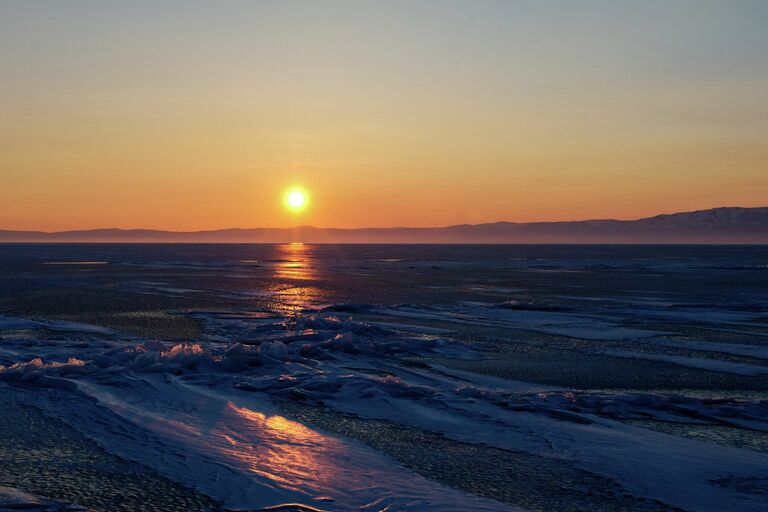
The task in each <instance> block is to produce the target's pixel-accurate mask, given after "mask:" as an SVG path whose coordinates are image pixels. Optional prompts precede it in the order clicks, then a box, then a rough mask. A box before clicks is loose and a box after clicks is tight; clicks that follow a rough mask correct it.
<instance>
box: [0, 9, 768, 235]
mask: <svg viewBox="0 0 768 512" xmlns="http://www.w3.org/2000/svg"><path fill="white" fill-rule="evenodd" d="M511 4H515V5H514V6H512V5H511ZM218 5H219V7H214V6H212V5H208V6H207V7H203V6H202V5H198V4H193V5H191V6H190V7H189V8H188V9H183V10H180V9H179V7H180V6H179V5H173V3H172V2H170V3H168V4H165V5H163V6H156V5H155V4H154V3H152V2H146V3H143V2H135V3H132V4H130V5H128V4H126V5H117V6H116V5H106V4H104V5H98V4H93V3H83V4H80V3H78V2H72V3H69V2H67V3H63V2H29V3H27V2H20V3H17V4H7V3H5V4H3V5H2V6H0V69H2V70H3V78H2V80H0V97H2V98H3V101H2V102H0V178H1V179H2V187H0V229H35V230H37V229H39V230H63V229H78V228H95V227H124V228H134V227H142V228H158V229H173V230H196V229H215V228H222V227H232V226H237V227H257V226H289V225H295V224H312V225H316V226H334V227H360V226H397V225H408V226H439V225H448V224H457V223H479V222H492V221H498V220H513V221H529V220H563V219H584V218H606V217H612V218H625V219H628V218H637V217H642V216H648V215H653V214H656V213H662V212H673V211H681V210H691V209H701V208H709V207H714V206H765V205H766V204H768V200H766V198H768V95H766V94H765V91H766V90H768V36H766V33H767V32H768V31H765V30H764V27H763V26H762V23H761V20H764V19H766V16H768V8H766V5H767V4H765V3H761V2H746V1H745V2H735V3H728V2H722V3H707V2H704V3H702V2H691V3H690V4H687V3H686V2H680V4H679V5H678V9H677V10H675V11H671V10H669V9H668V8H665V5H666V4H665V3H663V2H659V3H654V2H648V3H644V5H639V4H638V3H626V4H624V3H618V4H616V5H617V7H615V8H613V9H610V10H606V9H605V8H604V4H601V3H599V2H595V3H592V2H585V3H584V5H583V6H582V8H581V9H580V10H579V15H578V16H574V15H573V13H570V14H569V13H568V9H567V6H568V5H569V3H564V4H562V5H561V6H560V7H562V8H561V9H555V8H552V7H550V6H549V5H548V4H547V5H546V6H545V5H543V4H540V3H538V2H530V3H529V2H521V3H510V2H493V1H487V2H486V1H478V2H434V3H429V2H424V3H421V4H414V3H411V2H396V1H393V2H391V3H388V4H387V5H386V6H382V5H381V4H377V3H375V2H328V3H324V4H322V7H320V5H321V4H312V3H309V4H297V3H292V2H264V3H253V2H245V3H239V2H233V3H227V4H218ZM686 5H687V6H688V9H685V8H683V7H685V6H686ZM638 20H642V21H643V23H638ZM293 184H299V185H301V186H303V187H304V188H305V189H307V190H308V192H309V193H310V195H311V203H310V205H309V207H308V208H307V209H306V210H305V211H304V212H302V213H301V215H292V214H290V213H289V212H287V211H286V209H285V208H284V206H283V193H284V191H285V190H286V189H287V188H288V187H289V186H291V185H293Z"/></svg>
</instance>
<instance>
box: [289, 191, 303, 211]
mask: <svg viewBox="0 0 768 512" xmlns="http://www.w3.org/2000/svg"><path fill="white" fill-rule="evenodd" d="M306 206H307V193H306V192H304V190H302V189H300V188H291V189H289V190H288V191H287V192H286V193H285V207H286V208H288V209H289V210H291V211H293V212H300V211H301V210H303V209H304V208H306Z"/></svg>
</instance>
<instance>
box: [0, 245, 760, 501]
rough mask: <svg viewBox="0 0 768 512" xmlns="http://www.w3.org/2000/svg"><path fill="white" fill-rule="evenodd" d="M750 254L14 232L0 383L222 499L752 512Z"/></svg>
mask: <svg viewBox="0 0 768 512" xmlns="http://www.w3.org/2000/svg"><path fill="white" fill-rule="evenodd" d="M48 261H56V262H66V261H73V262H82V261H100V262H108V263H105V264H100V265H45V263H46V262H48ZM767 261H768V250H767V249H764V248H758V247H741V248H718V247H684V248H677V247H634V248H627V247H414V246H381V247H374V246H303V245H287V246H37V247H32V246H19V247H8V248H5V250H4V251H3V253H2V254H0V264H2V267H0V282H1V284H2V286H1V287H0V307H2V310H0V311H3V310H4V311H5V313H4V314H3V316H0V337H1V338H2V340H0V364H2V365H3V366H2V368H1V369H0V379H2V381H4V382H5V384H6V385H8V386H12V387H13V388H14V389H24V390H28V391H29V392H28V393H26V394H25V396H26V397H27V400H28V402H29V404H28V405H33V406H36V407H39V408H42V410H43V411H45V413H46V414H47V415H49V416H51V417H56V418H60V419H61V420H63V421H65V422H67V423H68V424H69V425H71V426H73V427H74V428H76V429H77V430H79V431H80V432H82V433H83V434H84V435H86V436H87V437H89V438H90V439H93V440H95V441H97V442H98V443H99V444H100V445H102V446H104V447H105V448H107V449H108V450H109V451H111V452H112V453H115V454H118V455H120V456H122V457H124V458H126V459H130V460H134V461H137V462H140V463H142V464H145V465H146V466H148V467H150V468H152V469H153V470H154V471H157V472H158V473H160V474H163V475H166V476H168V477H170V478H172V479H173V480H175V481H177V482H180V483H181V484H184V485H187V486H189V487H193V488H195V489H197V490H198V491H200V492H201V493H203V494H205V495H208V496H211V497H212V498H214V499H217V500H220V501H222V502H223V503H224V504H225V505H226V506H230V507H241V508H254V507H265V506H272V505H279V504H283V503H292V502H299V503H304V504H306V505H309V506H313V507H315V508H320V509H327V510H382V509H385V508H386V507H390V509H392V510H424V509H425V508H434V509H437V510H506V509H515V508H518V507H523V508H526V509H530V510H657V509H659V510H664V509H669V508H671V507H678V508H681V509H685V510H723V509H738V510H762V509H765V507H766V506H768V479H766V477H765V475H766V474H768V454H767V453H766V449H765V447H766V441H765V437H766V435H768V396H766V394H767V393H766V389H768V286H766V285H768V272H767V271H766V269H767V268H768V267H766V262H767ZM409 445H412V446H413V449H412V450H409V449H406V447H408V446H409ZM500 461H515V464H513V465H509V466H507V465H505V464H504V463H503V462H500ZM520 468H524V469H522V470H521V469H520ZM2 484H3V482H2V481H0V485H2ZM554 496H557V497H558V498H557V499H555V498H554Z"/></svg>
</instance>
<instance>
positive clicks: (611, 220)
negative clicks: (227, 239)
mask: <svg viewBox="0 0 768 512" xmlns="http://www.w3.org/2000/svg"><path fill="white" fill-rule="evenodd" d="M761 208H768V205H766V206H714V207H711V208H701V209H697V210H686V211H676V212H669V213H657V214H655V215H649V216H646V217H637V218H632V219H616V218H585V219H569V220H544V221H508V220H497V221H488V222H478V223H474V224H472V223H461V224H449V225H444V226H403V225H400V226H361V227H347V228H344V227H332V226H330V227H329V226H314V225H311V224H301V225H298V226H288V227H248V228H245V227H222V228H210V229H193V230H173V229H162V228H141V227H138V228H122V227H101V228H74V229H63V230H57V231H46V230H39V229H11V228H8V229H7V228H2V227H0V231H5V232H16V233H41V234H46V235H52V234H61V233H72V232H86V231H123V232H125V231H156V232H166V233H180V234H195V233H206V232H218V231H235V230H237V231H249V230H283V231H285V230H294V229H325V230H328V229H333V230H339V231H355V230H364V229H378V230H387V229H448V228H455V227H462V226H484V225H490V224H558V223H568V222H635V221H640V220H646V219H653V218H656V217H663V216H669V215H680V214H691V213H699V212H707V211H713V210H727V209H743V210H751V209H761Z"/></svg>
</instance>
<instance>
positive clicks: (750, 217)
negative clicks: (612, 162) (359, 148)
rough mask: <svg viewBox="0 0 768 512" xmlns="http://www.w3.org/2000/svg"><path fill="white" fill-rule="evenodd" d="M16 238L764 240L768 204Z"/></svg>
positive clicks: (14, 238) (6, 237) (1, 237)
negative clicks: (652, 212)
mask: <svg viewBox="0 0 768 512" xmlns="http://www.w3.org/2000/svg"><path fill="white" fill-rule="evenodd" d="M0 242H6V243H10V242H16V243H22V242H27V243H39V242H47V243H288V242H308V243H493V244H509V243H514V244H518V243H519V244H528V243H531V244H561V243H562V244H572V243H575V244H616V243H662V244H694V243H704V244H708V243H725V244H749V243H753V244H766V243H768V207H763V208H737V207H726V208H713V209H711V210H700V211H694V212H682V213H673V214H665V215H657V216H655V217H648V218H644V219H638V220H580V221H566V222H520V223H518V222H494V223H490V224H461V225H457V226H447V227H440V228H404V227H395V228H357V229H339V228H316V227H312V226H300V227H295V228H254V229H219V230H215V231H188V232H181V231H158V230H149V229H92V230H85V231H59V232H53V233H46V232H42V231H3V230H0Z"/></svg>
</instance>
